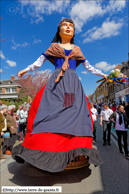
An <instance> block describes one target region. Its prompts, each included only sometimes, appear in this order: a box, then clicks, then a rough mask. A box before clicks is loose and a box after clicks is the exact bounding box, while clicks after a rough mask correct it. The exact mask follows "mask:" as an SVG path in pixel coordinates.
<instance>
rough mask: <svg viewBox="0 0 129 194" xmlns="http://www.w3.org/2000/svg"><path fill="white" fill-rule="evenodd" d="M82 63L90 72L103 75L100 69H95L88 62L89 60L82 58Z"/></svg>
mask: <svg viewBox="0 0 129 194" xmlns="http://www.w3.org/2000/svg"><path fill="white" fill-rule="evenodd" d="M82 64H83V66H84V67H85V68H86V69H87V70H88V71H90V72H91V73H93V74H95V75H98V76H101V77H103V75H104V74H103V73H102V72H101V71H100V70H98V69H95V68H94V67H93V66H91V65H90V64H89V61H88V60H84V62H82Z"/></svg>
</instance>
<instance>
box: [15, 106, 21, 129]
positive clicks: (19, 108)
mask: <svg viewBox="0 0 129 194" xmlns="http://www.w3.org/2000/svg"><path fill="white" fill-rule="evenodd" d="M21 110H22V106H21V105H19V107H18V110H17V112H16V120H17V124H18V133H20V127H19V118H20V111H21Z"/></svg>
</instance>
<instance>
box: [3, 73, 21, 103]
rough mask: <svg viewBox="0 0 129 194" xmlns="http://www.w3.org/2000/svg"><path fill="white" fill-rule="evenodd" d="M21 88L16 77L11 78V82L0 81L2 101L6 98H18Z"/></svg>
mask: <svg viewBox="0 0 129 194" xmlns="http://www.w3.org/2000/svg"><path fill="white" fill-rule="evenodd" d="M20 89H21V86H20V85H19V84H18V80H17V79H15V77H14V76H11V79H10V80H1V81H0V99H6V98H8V99H9V98H18V94H19V91H20Z"/></svg>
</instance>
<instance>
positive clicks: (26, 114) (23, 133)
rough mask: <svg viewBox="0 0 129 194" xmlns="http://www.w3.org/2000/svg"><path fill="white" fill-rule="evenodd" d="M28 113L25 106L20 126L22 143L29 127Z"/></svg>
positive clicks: (21, 114) (21, 112) (21, 113)
mask: <svg viewBox="0 0 129 194" xmlns="http://www.w3.org/2000/svg"><path fill="white" fill-rule="evenodd" d="M27 117H28V112H27V110H26V106H25V105H24V106H23V109H22V110H21V111H20V118H19V126H20V141H22V140H23V139H24V137H25V129H26V125H27Z"/></svg>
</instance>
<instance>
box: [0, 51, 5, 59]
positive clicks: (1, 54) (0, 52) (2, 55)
mask: <svg viewBox="0 0 129 194" xmlns="http://www.w3.org/2000/svg"><path fill="white" fill-rule="evenodd" d="M0 57H1V58H2V59H5V56H4V54H3V52H2V51H0Z"/></svg>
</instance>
